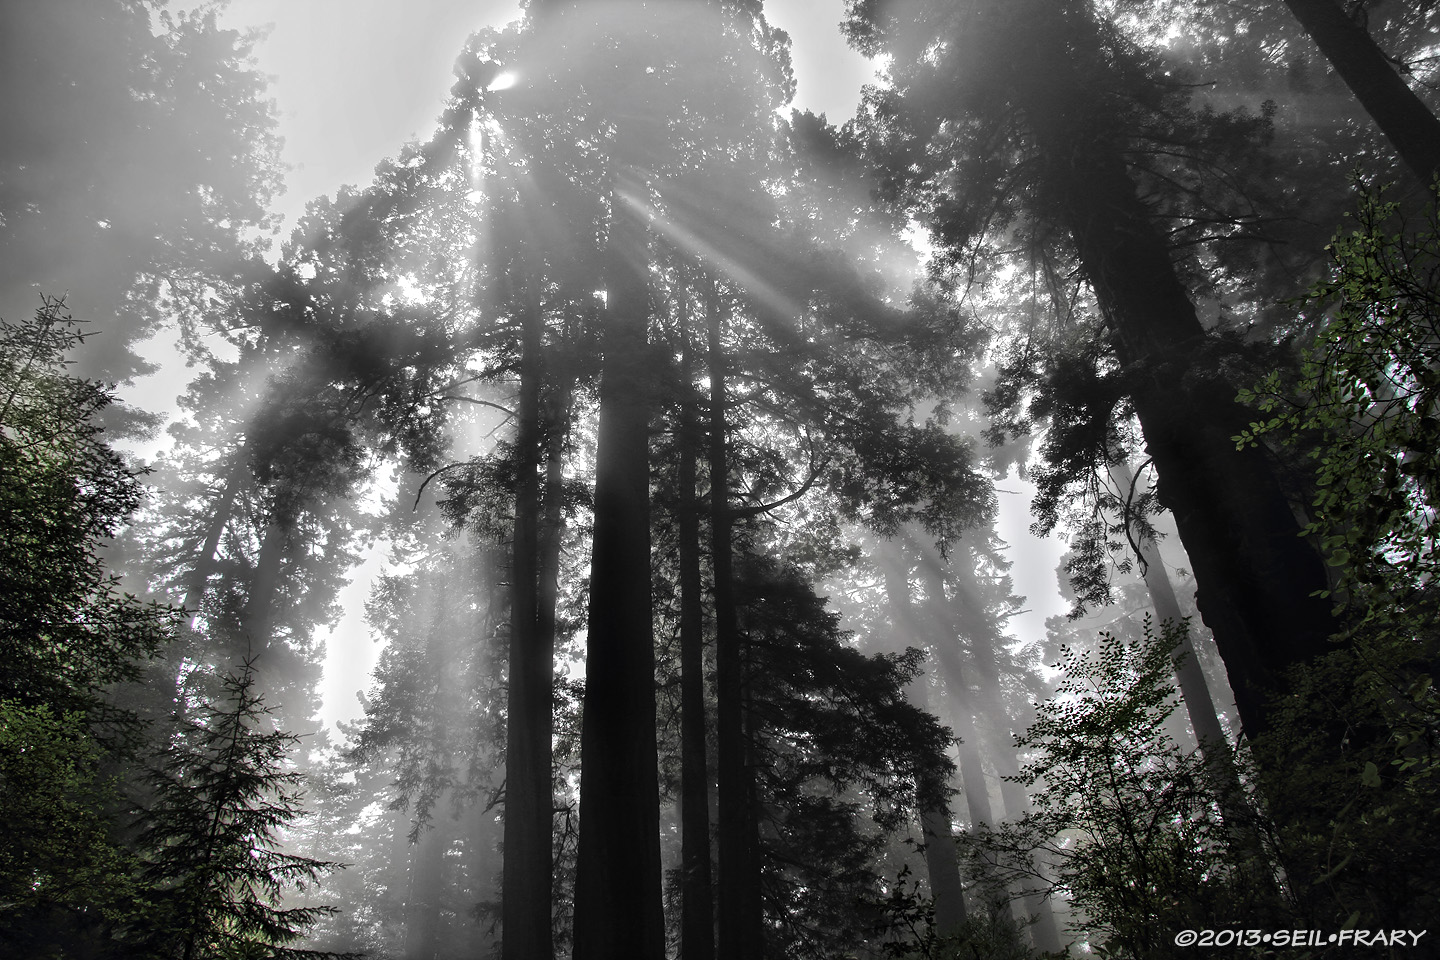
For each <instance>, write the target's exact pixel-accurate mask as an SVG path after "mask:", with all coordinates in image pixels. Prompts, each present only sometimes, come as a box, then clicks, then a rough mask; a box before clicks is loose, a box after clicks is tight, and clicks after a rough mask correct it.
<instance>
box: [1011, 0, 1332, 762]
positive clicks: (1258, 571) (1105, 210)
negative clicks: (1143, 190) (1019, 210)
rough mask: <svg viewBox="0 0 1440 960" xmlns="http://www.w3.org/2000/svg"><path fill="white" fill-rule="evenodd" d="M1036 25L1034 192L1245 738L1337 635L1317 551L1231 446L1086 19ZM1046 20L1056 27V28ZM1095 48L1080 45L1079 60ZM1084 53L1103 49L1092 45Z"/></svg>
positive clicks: (1026, 85)
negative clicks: (1164, 516) (1102, 348)
mask: <svg viewBox="0 0 1440 960" xmlns="http://www.w3.org/2000/svg"><path fill="white" fill-rule="evenodd" d="M1030 6H1031V9H1032V10H1033V11H1035V13H1034V16H1035V17H1037V18H1053V19H1051V20H1050V22H1048V23H1046V22H1044V21H1043V20H1042V21H1040V22H1039V23H1038V24H1037V25H1038V26H1040V27H1041V29H1040V30H1039V31H1038V35H1039V36H1041V37H1043V38H1044V41H1043V42H1041V43H1040V44H1039V45H1038V47H1039V48H1038V49H1036V50H1035V51H1034V57H1035V62H1040V63H1045V64H1047V68H1046V69H1045V70H1044V71H1036V72H1035V75H1033V76H1026V77H1024V78H1023V79H1019V80H1017V82H1016V91H1017V95H1018V96H1017V102H1018V105H1019V106H1020V107H1021V109H1022V110H1024V112H1025V113H1026V115H1027V116H1028V118H1029V121H1030V126H1031V129H1032V132H1033V135H1034V138H1035V142H1036V145H1037V147H1038V148H1039V154H1040V169H1041V172H1040V176H1041V183H1042V189H1043V191H1044V193H1045V195H1046V198H1047V204H1048V207H1049V209H1050V210H1051V211H1053V214H1052V215H1053V216H1055V217H1056V218H1057V220H1058V221H1059V222H1060V223H1061V225H1063V226H1064V228H1065V229H1066V230H1067V231H1068V233H1069V234H1070V236H1071V237H1072V239H1073V241H1074V243H1075V247H1076V251H1077V253H1078V254H1079V258H1080V263H1081V267H1082V269H1083V271H1084V273H1085V276H1086V279H1087V280H1088V281H1089V282H1090V285H1091V287H1092V288H1093V289H1094V291H1095V296H1096V299H1097V300H1098V301H1099V304H1100V308H1101V311H1102V313H1103V314H1104V316H1105V318H1106V321H1107V322H1108V324H1109V327H1110V331H1111V341H1112V343H1113V345H1114V349H1115V353H1116V356H1117V358H1118V359H1119V361H1120V363H1121V364H1122V365H1123V366H1124V368H1125V370H1126V374H1127V376H1128V378H1129V383H1130V385H1131V394H1130V396H1131V401H1132V403H1133V405H1134V409H1135V413H1136V415H1137V416H1138V418H1139V420H1140V425H1141V428H1142V430H1143V432H1144V436H1145V444H1146V449H1147V450H1148V451H1149V453H1150V456H1151V458H1152V459H1153V461H1154V463H1155V469H1156V473H1157V475H1158V478H1159V479H1158V493H1159V499H1160V502H1161V503H1162V504H1163V505H1164V506H1165V507H1167V508H1168V509H1169V510H1170V511H1171V512H1172V513H1173V514H1174V515H1175V520H1176V523H1177V526H1178V528H1179V531H1180V539H1181V542H1182V543H1184V545H1185V550H1186V552H1187V554H1188V555H1189V557H1190V561H1191V563H1192V565H1193V567H1194V570H1195V580H1196V583H1197V584H1198V587H1199V590H1198V599H1199V604H1200V611H1201V614H1202V616H1203V617H1204V619H1205V623H1206V624H1207V625H1208V626H1209V627H1210V629H1211V631H1212V632H1213V633H1214V635H1215V643H1216V645H1217V647H1218V648H1219V650H1220V653H1221V656H1222V657H1223V658H1224V660H1225V666H1226V669H1227V671H1228V672H1229V674H1230V686H1231V688H1232V689H1233V690H1234V691H1235V700H1236V705H1237V706H1238V707H1239V710H1240V718H1241V722H1242V724H1243V726H1244V727H1245V730H1246V732H1247V733H1248V734H1250V735H1252V736H1253V735H1255V734H1257V733H1259V732H1261V731H1263V730H1264V729H1266V727H1267V725H1268V715H1267V711H1266V701H1267V698H1268V696H1269V695H1270V694H1272V693H1274V692H1275V691H1276V690H1277V689H1278V687H1279V686H1280V684H1281V681H1282V678H1283V676H1284V674H1285V672H1286V670H1287V669H1288V668H1289V667H1291V666H1292V665H1294V664H1297V663H1302V662H1305V661H1307V660H1309V659H1311V658H1313V657H1315V656H1316V655H1318V654H1320V653H1323V652H1324V651H1325V650H1326V649H1327V648H1328V643H1327V641H1328V639H1329V637H1330V636H1331V634H1332V633H1334V631H1335V623H1334V621H1333V619H1332V617H1331V615H1330V610H1329V604H1328V602H1327V601H1325V600H1322V599H1319V598H1318V597H1316V596H1312V594H1314V593H1315V592H1316V591H1319V590H1323V589H1325V588H1326V586H1327V582H1326V576H1325V571H1324V567H1323V566H1322V564H1321V561H1320V557H1319V556H1318V555H1317V554H1316V553H1315V551H1314V550H1312V549H1311V548H1310V546H1309V545H1308V544H1307V543H1306V542H1305V541H1303V540H1301V539H1300V537H1299V532H1300V527H1299V524H1298V523H1297V522H1296V520H1295V517H1294V515H1293V513H1292V512H1291V509H1290V504H1289V502H1288V501H1287V500H1286V498H1285V495H1284V493H1283V491H1282V490H1281V488H1280V485H1279V483H1278V482H1277V480H1276V478H1275V475H1274V471H1273V470H1272V468H1271V465H1270V463H1269V462H1268V460H1267V458H1266V454H1265V452H1264V451H1263V450H1260V449H1257V448H1248V449H1245V450H1240V451H1237V450H1236V449H1235V441H1234V440H1232V439H1231V438H1232V437H1234V436H1235V435H1236V434H1238V433H1240V432H1241V431H1242V430H1243V429H1244V428H1245V426H1246V425H1247V423H1248V422H1249V421H1248V417H1247V414H1246V411H1245V410H1244V409H1243V408H1241V407H1240V406H1239V405H1238V404H1237V403H1236V402H1235V399H1234V397H1235V389H1234V387H1233V386H1231V385H1230V384H1227V383H1225V382H1224V381H1223V380H1222V379H1221V378H1220V376H1219V375H1218V373H1216V372H1215V371H1214V370H1211V369H1207V368H1206V365H1205V360H1204V358H1203V355H1204V350H1203V348H1204V346H1205V343H1206V336H1205V330H1204V328H1203V327H1202V326H1201V323H1200V320H1199V318H1198V317H1197V315H1196V313H1195V307H1194V305H1193V304H1192V303H1191V301H1190V298H1189V296H1188V295H1187V294H1186V291H1185V288H1184V287H1183V286H1182V284H1181V282H1180V279H1179V276H1178V274H1177V272H1176V270H1175V267H1174V265H1173V264H1172V263H1171V261H1170V254H1169V250H1168V248H1167V247H1166V244H1165V242H1164V239H1163V238H1162V237H1161V235H1160V233H1159V231H1158V230H1157V229H1156V227H1155V224H1154V223H1153V222H1152V220H1151V219H1150V215H1149V211H1148V210H1147V208H1146V207H1145V204H1144V203H1143V202H1142V201H1141V200H1140V197H1139V195H1138V193H1137V190H1136V186H1135V183H1134V181H1133V180H1132V179H1131V177H1130V174H1129V172H1128V170H1127V169H1126V167H1125V165H1124V161H1123V159H1122V157H1121V155H1120V153H1119V152H1118V150H1117V149H1116V147H1115V146H1114V144H1112V143H1110V142H1108V141H1107V139H1106V137H1105V135H1104V134H1103V133H1099V134H1097V132H1096V130H1097V128H1098V129H1102V130H1103V128H1104V124H1103V123H1101V120H1102V119H1103V117H1102V114H1103V109H1097V108H1096V107H1095V105H1094V104H1093V103H1092V102H1091V101H1090V99H1089V98H1090V96H1091V92H1090V91H1088V90H1087V89H1086V85H1085V84H1082V83H1081V82H1080V77H1081V75H1082V71H1081V70H1080V69H1079V68H1078V66H1077V64H1076V63H1075V58H1076V57H1077V54H1076V50H1077V49H1083V48H1089V47H1093V46H1094V44H1095V41H1094V40H1093V39H1088V40H1087V39H1086V37H1085V36H1084V34H1085V33H1086V32H1093V29H1094V28H1093V24H1091V23H1087V22H1084V21H1081V20H1079V19H1077V18H1078V17H1088V16H1089V14H1088V12H1080V13H1074V11H1073V10H1072V16H1071V17H1070V18H1069V19H1064V18H1061V17H1059V14H1058V11H1057V10H1056V8H1054V7H1051V6H1050V4H1049V0H1046V2H1043V3H1042V2H1038V0H1036V2H1032V3H1031V4H1030ZM1056 20H1059V21H1060V22H1059V23H1057V22H1056ZM1080 55H1081V56H1089V55H1091V53H1090V50H1089V49H1085V52H1084V53H1082V54H1080ZM1093 55H1094V56H1096V57H1098V56H1099V55H1100V54H1099V53H1098V51H1097V52H1095V53H1094V54H1093Z"/></svg>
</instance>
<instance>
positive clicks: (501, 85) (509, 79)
mask: <svg viewBox="0 0 1440 960" xmlns="http://www.w3.org/2000/svg"><path fill="white" fill-rule="evenodd" d="M515 80H516V77H515V74H513V73H511V72H510V71H508V70H507V71H505V72H504V73H501V74H497V75H496V77H495V79H494V80H491V81H490V86H488V87H486V88H485V89H486V90H509V89H510V88H511V87H513V86H515Z"/></svg>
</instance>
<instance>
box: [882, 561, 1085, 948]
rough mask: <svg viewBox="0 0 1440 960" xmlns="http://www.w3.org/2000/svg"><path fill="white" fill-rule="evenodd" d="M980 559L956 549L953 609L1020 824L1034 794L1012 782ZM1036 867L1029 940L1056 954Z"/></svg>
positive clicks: (1026, 892) (1009, 812)
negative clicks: (979, 569) (980, 570)
mask: <svg viewBox="0 0 1440 960" xmlns="http://www.w3.org/2000/svg"><path fill="white" fill-rule="evenodd" d="M906 539H907V542H909V543H910V544H912V545H913V547H914V548H915V549H916V550H917V552H918V554H919V556H920V562H921V563H922V564H923V565H924V567H925V568H927V569H933V570H935V571H939V573H938V574H937V575H938V576H940V577H942V578H943V577H944V573H943V571H944V569H945V567H946V566H947V563H946V561H945V560H943V559H942V558H941V557H940V554H939V552H938V551H936V550H935V549H934V547H933V546H931V545H929V544H927V543H925V541H924V540H923V539H922V538H920V537H907V538H906ZM979 561H980V555H979V552H978V551H975V550H972V549H969V548H966V547H964V546H963V545H962V547H961V548H960V549H959V550H957V551H956V557H955V558H954V559H953V560H952V561H950V562H949V563H948V566H950V567H951V568H952V569H953V570H954V571H955V576H954V578H953V582H954V585H955V597H954V600H953V601H952V603H953V606H954V608H955V609H957V610H959V611H961V612H960V614H959V617H958V619H959V620H960V621H961V623H962V624H963V625H964V630H965V632H966V633H967V634H968V636H967V638H966V639H968V640H969V644H970V656H971V663H973V664H974V670H975V674H976V679H977V681H978V682H977V684H976V686H975V693H976V697H975V705H976V713H977V714H978V715H979V716H982V717H984V718H985V723H984V726H983V728H980V727H979V725H977V729H976V733H977V734H978V735H979V740H978V741H977V742H978V743H980V744H981V745H982V747H983V752H984V755H985V756H988V757H989V758H990V762H991V763H992V764H994V766H995V773H996V774H997V775H998V776H999V778H1000V800H1001V803H1002V805H1003V806H1004V809H1005V818H1006V819H1007V820H1018V819H1019V818H1020V817H1023V816H1024V815H1025V814H1026V813H1027V812H1028V811H1029V809H1030V795H1029V794H1028V793H1026V792H1025V787H1024V786H1023V785H1022V784H1020V783H1018V782H1016V781H1015V780H1012V779H1010V778H1012V777H1018V776H1019V774H1020V761H1019V759H1018V758H1017V757H1016V755H1015V741H1014V726H1015V724H1014V720H1013V718H1012V717H1011V716H1010V712H1009V710H1007V709H1006V707H1005V704H1004V702H1003V700H1002V699H1001V695H1000V661H999V658H998V656H997V655H996V652H995V650H996V646H997V645H998V644H999V643H1001V642H1002V641H1001V637H1000V635H999V632H998V630H997V629H996V628H995V627H994V625H993V624H992V623H991V622H990V621H989V618H988V617H987V616H985V615H984V611H985V610H986V607H987V601H986V596H985V595H986V591H985V590H983V589H982V588H981V586H980V582H979V578H978V577H977V576H976V573H975V571H976V569H977V566H978V564H979ZM1032 865H1033V868H1034V872H1035V874H1036V876H1034V877H1031V878H1028V879H1024V880H1022V881H1021V882H1020V884H1019V886H1020V897H1021V901H1020V902H1021V904H1022V905H1023V909H1024V911H1025V914H1026V916H1025V920H1026V921H1027V922H1028V924H1029V929H1030V937H1031V939H1032V941H1033V942H1034V945H1035V949H1036V950H1039V951H1041V952H1043V953H1058V952H1060V950H1061V948H1062V943H1061V941H1060V928H1059V925H1058V924H1057V922H1056V920H1055V910H1054V905H1053V904H1052V903H1051V900H1050V898H1049V897H1047V896H1045V887H1046V886H1049V885H1052V884H1051V881H1050V880H1049V879H1048V877H1047V875H1046V868H1045V865H1044V864H1043V863H1041V862H1040V861H1039V860H1032Z"/></svg>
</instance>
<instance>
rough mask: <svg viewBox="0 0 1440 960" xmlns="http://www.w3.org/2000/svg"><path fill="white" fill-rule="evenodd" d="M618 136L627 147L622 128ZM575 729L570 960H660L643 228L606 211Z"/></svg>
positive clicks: (624, 214) (619, 208)
mask: <svg viewBox="0 0 1440 960" xmlns="http://www.w3.org/2000/svg"><path fill="white" fill-rule="evenodd" d="M616 139H617V141H620V142H622V143H623V142H624V139H625V136H624V134H623V132H622V133H621V134H617V137H616ZM611 210H612V219H611V237H610V242H609V249H608V251H607V259H608V264H607V267H606V294H607V300H608V304H607V308H606V311H605V312H606V324H605V341H604V346H603V350H604V357H603V369H602V373H601V382H600V426H599V433H598V436H597V439H596V451H595V531H594V539H593V547H592V551H591V561H590V609H589V616H588V620H587V626H588V635H587V639H586V650H585V698H584V703H583V707H582V711H583V712H582V717H581V734H580V751H581V764H580V837H579V843H578V850H577V854H576V856H577V862H576V878H575V926H574V939H575V949H574V957H575V960H662V958H663V957H664V955H665V922H664V914H663V908H662V905H661V904H662V901H661V876H660V785H659V771H658V753H657V749H656V739H655V649H654V638H653V635H652V629H653V628H652V623H651V596H650V449H649V441H650V436H649V427H650V406H651V402H650V395H649V394H650V389H649V387H648V385H647V375H648V371H647V369H646V367H647V344H646V326H647V317H648V313H649V291H648V289H647V286H646V280H645V274H644V271H645V264H646V262H647V260H648V251H647V250H646V240H645V229H644V226H643V225H642V224H641V223H639V222H638V221H637V220H636V218H635V216H634V215H633V214H632V213H630V212H629V211H628V210H627V209H626V208H625V206H624V205H623V204H622V203H619V202H613V201H612V204H611Z"/></svg>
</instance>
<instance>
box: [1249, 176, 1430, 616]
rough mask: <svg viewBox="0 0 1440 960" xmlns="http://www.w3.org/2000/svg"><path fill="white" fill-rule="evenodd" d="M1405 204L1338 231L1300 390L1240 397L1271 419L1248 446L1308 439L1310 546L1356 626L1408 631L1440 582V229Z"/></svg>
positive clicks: (1379, 203) (1276, 382)
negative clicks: (1317, 549) (1439, 549)
mask: <svg viewBox="0 0 1440 960" xmlns="http://www.w3.org/2000/svg"><path fill="white" fill-rule="evenodd" d="M1399 209H1400V207H1399V204H1398V203H1396V202H1393V201H1385V200H1384V199H1383V197H1382V195H1381V194H1380V193H1379V192H1370V191H1364V192H1362V194H1361V197H1360V205H1359V209H1358V211H1357V213H1356V214H1355V229H1353V230H1351V231H1350V232H1349V233H1348V234H1347V233H1344V232H1341V233H1337V234H1336V236H1335V238H1334V240H1332V241H1331V243H1330V246H1329V248H1328V249H1329V250H1330V253H1331V257H1332V259H1333V267H1334V269H1333V273H1332V275H1331V277H1330V278H1329V279H1327V280H1325V281H1323V282H1321V283H1319V284H1317V285H1316V286H1315V288H1314V289H1313V290H1312V291H1311V293H1310V299H1311V302H1312V303H1313V304H1314V305H1315V307H1316V309H1317V312H1318V311H1319V310H1323V311H1324V312H1325V318H1324V320H1323V321H1321V322H1322V327H1321V332H1320V334H1319V335H1318V337H1317V338H1316V340H1315V342H1314V344H1313V345H1312V346H1311V347H1310V348H1309V350H1308V351H1306V354H1305V359H1304V363H1303V365H1302V367H1301V370H1300V375H1299V379H1298V381H1297V382H1296V383H1294V384H1293V385H1287V384H1285V383H1283V382H1282V379H1281V376H1280V374H1278V373H1274V374H1271V375H1270V376H1269V377H1267V378H1266V379H1265V380H1264V381H1262V382H1261V383H1260V384H1259V385H1258V386H1257V387H1255V388H1254V389H1252V390H1244V391H1241V394H1240V398H1241V400H1242V402H1245V403H1250V404H1253V405H1254V406H1255V407H1256V408H1257V409H1258V410H1259V411H1260V412H1261V413H1264V414H1268V415H1269V416H1268V418H1267V419H1265V420H1260V421H1256V422H1254V423H1252V424H1251V426H1250V429H1249V430H1247V431H1245V432H1244V433H1242V434H1241V435H1240V436H1238V437H1237V438H1236V441H1237V443H1239V444H1240V445H1242V446H1243V445H1246V444H1253V443H1256V442H1257V439H1258V438H1259V437H1261V436H1266V435H1278V439H1279V440H1280V441H1281V442H1284V443H1289V444H1295V443H1300V442H1302V441H1303V442H1305V443H1306V444H1307V446H1308V449H1307V450H1306V453H1307V455H1308V456H1309V458H1310V459H1311V460H1312V461H1314V470H1315V479H1316V491H1315V495H1314V499H1313V501H1312V504H1311V507H1312V516H1313V520H1312V522H1311V523H1310V525H1309V526H1308V527H1307V528H1306V530H1305V533H1306V534H1307V535H1313V536H1317V537H1319V538H1320V539H1321V542H1322V543H1323V546H1324V549H1325V553H1326V556H1327V558H1328V560H1329V563H1330V565H1331V566H1333V567H1334V568H1335V569H1336V580H1337V588H1336V590H1335V595H1336V597H1337V600H1338V601H1339V602H1340V603H1341V604H1342V605H1344V606H1346V607H1347V608H1348V609H1349V610H1350V612H1351V613H1352V614H1353V615H1354V629H1356V630H1363V631H1366V632H1370V631H1374V630H1379V631H1382V632H1387V633H1388V632H1393V631H1396V630H1398V631H1399V632H1402V633H1403V632H1406V631H1407V630H1409V629H1410V627H1409V626H1408V625H1407V624H1408V623H1410V622H1413V619H1414V615H1415V614H1416V613H1417V612H1419V609H1422V608H1425V607H1427V606H1428V605H1429V604H1430V603H1431V602H1432V601H1430V600H1429V599H1428V594H1429V593H1430V591H1429V590H1428V587H1427V584H1428V583H1429V582H1430V581H1431V580H1432V579H1433V578H1434V576H1435V574H1436V573H1437V572H1440V555H1437V553H1436V551H1435V536H1436V531H1435V526H1434V523H1435V520H1434V515H1433V511H1432V510H1431V509H1430V508H1431V507H1432V505H1433V504H1434V503H1435V494H1436V492H1437V484H1440V407H1437V403H1440V229H1437V226H1440V224H1437V220H1436V213H1435V210H1434V209H1433V208H1432V210H1431V211H1430V215H1429V218H1428V221H1427V223H1426V224H1425V225H1424V226H1423V227H1422V228H1421V229H1419V230H1416V231H1413V232H1412V231H1408V230H1407V229H1406V225H1405V224H1404V222H1403V221H1402V220H1400V218H1399Z"/></svg>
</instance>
